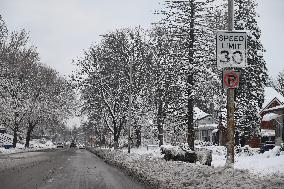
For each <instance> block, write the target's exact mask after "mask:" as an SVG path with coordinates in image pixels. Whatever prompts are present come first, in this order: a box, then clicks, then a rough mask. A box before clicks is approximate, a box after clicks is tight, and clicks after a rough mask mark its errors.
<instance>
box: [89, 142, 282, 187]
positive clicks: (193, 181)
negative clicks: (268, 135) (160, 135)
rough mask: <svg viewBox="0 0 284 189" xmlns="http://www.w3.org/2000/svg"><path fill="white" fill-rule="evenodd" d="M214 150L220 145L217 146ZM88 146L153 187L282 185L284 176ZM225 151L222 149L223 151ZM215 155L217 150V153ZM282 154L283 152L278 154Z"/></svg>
mask: <svg viewBox="0 0 284 189" xmlns="http://www.w3.org/2000/svg"><path fill="white" fill-rule="evenodd" d="M212 148H213V150H212V151H213V152H214V150H215V152H218V153H219V151H220V149H214V147H212ZM88 150H90V151H92V152H93V153H95V154H97V155H98V156H99V157H101V158H102V159H104V160H105V161H106V162H108V163H110V164H113V165H115V166H117V167H119V168H122V169H124V170H126V172H127V173H128V174H129V175H131V176H134V177H136V178H137V179H138V180H140V181H141V182H142V183H146V184H147V185H150V186H151V187H152V188H160V189H169V188H171V189H175V188H178V189H183V188H283V187H284V176H283V175H278V176H269V175H268V176H266V177H258V176H257V175H255V174H250V173H249V172H248V171H246V170H239V169H235V170H234V169H225V168H224V167H217V168H214V167H210V166H205V165H199V164H192V163H185V162H180V161H165V160H164V159H163V158H162V157H160V156H155V157H153V156H152V155H151V154H153V153H155V152H157V151H154V152H153V151H150V150H149V151H148V153H147V152H146V151H145V150H143V152H142V153H140V152H139V153H135V152H138V151H139V149H138V150H135V151H134V150H132V152H131V153H130V154H128V153H127V152H126V151H125V150H106V149H104V150H103V149H93V148H89V149H88ZM222 153H223V152H220V154H222ZM215 155H216V154H215ZM278 157H280V156H278Z"/></svg>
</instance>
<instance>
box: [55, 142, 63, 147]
mask: <svg viewBox="0 0 284 189" xmlns="http://www.w3.org/2000/svg"><path fill="white" fill-rule="evenodd" d="M63 147H64V144H63V143H62V142H58V143H57V144H56V148H63Z"/></svg>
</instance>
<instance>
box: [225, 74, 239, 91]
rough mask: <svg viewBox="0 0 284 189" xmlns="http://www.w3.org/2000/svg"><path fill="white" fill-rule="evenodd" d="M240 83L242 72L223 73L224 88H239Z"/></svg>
mask: <svg viewBox="0 0 284 189" xmlns="http://www.w3.org/2000/svg"><path fill="white" fill-rule="evenodd" d="M239 83H240V72H236V71H234V70H224V71H223V86H224V88H238V87H239Z"/></svg>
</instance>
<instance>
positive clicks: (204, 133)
mask: <svg viewBox="0 0 284 189" xmlns="http://www.w3.org/2000/svg"><path fill="white" fill-rule="evenodd" d="M202 140H203V141H206V142H208V141H209V137H208V130H202Z"/></svg>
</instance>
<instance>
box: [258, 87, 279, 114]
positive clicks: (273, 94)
mask: <svg viewBox="0 0 284 189" xmlns="http://www.w3.org/2000/svg"><path fill="white" fill-rule="evenodd" d="M274 100H276V101H278V102H279V103H280V104H284V97H283V96H282V95H281V94H280V93H278V92H277V91H276V90H275V89H274V88H272V87H265V88H264V103H263V104H262V110H263V109H265V108H266V107H267V106H269V105H270V103H271V102H272V101H274Z"/></svg>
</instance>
